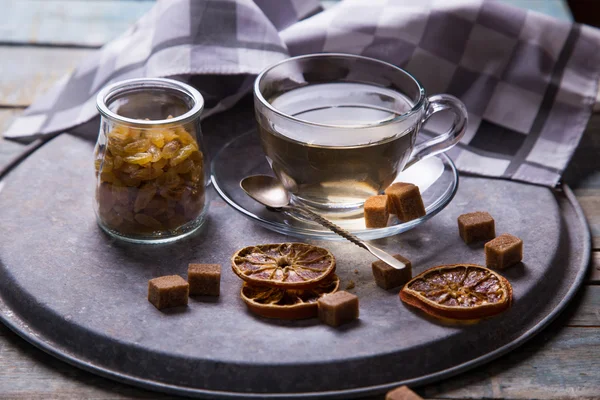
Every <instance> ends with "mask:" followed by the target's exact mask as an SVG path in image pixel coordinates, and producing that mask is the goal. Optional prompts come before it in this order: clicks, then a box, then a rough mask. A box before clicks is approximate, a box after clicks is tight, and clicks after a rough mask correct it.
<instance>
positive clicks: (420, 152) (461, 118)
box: [404, 94, 467, 169]
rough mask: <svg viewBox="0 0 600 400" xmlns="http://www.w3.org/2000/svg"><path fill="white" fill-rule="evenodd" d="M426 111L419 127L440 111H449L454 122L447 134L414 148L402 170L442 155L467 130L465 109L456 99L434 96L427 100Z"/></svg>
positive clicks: (446, 95)
mask: <svg viewBox="0 0 600 400" xmlns="http://www.w3.org/2000/svg"><path fill="white" fill-rule="evenodd" d="M428 102H429V104H428V106H427V111H426V112H425V116H424V117H423V119H422V120H421V126H422V125H423V124H425V122H427V120H428V119H429V118H431V116H432V115H433V114H435V113H437V112H440V111H446V110H449V111H450V112H452V113H453V114H454V121H453V122H452V126H451V127H450V129H449V130H448V132H446V133H443V134H441V135H438V136H436V137H434V138H432V139H430V140H427V141H425V142H423V143H420V144H418V145H416V146H415V148H414V149H413V151H412V154H411V156H410V159H409V160H408V162H407V163H406V165H405V166H404V169H406V168H408V167H410V166H411V165H413V164H414V163H416V162H418V161H421V160H422V159H424V158H427V157H431V156H434V155H436V154H440V153H443V152H444V151H446V150H449V149H451V148H452V147H453V146H454V145H455V144H456V143H458V141H459V140H460V138H461V137H463V135H464V134H465V131H466V129H467V108H466V107H465V105H464V104H463V103H462V101H460V100H459V99H457V98H456V97H454V96H452V95H449V94H436V95H434V96H431V97H429V98H428Z"/></svg>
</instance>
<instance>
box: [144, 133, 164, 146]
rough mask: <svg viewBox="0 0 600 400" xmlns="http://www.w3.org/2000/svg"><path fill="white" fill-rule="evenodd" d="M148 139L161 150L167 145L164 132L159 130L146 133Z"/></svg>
mask: <svg viewBox="0 0 600 400" xmlns="http://www.w3.org/2000/svg"><path fill="white" fill-rule="evenodd" d="M146 137H147V138H148V139H149V140H150V142H151V143H152V144H153V145H154V146H156V147H158V148H159V149H162V148H163V146H164V145H165V137H164V135H163V134H162V132H161V131H159V130H157V129H150V130H148V131H147V132H146Z"/></svg>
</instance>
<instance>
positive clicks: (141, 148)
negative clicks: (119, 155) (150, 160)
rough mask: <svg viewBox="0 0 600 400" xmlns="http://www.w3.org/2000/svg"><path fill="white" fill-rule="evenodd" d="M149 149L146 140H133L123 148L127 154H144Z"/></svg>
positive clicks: (148, 142) (148, 143)
mask: <svg viewBox="0 0 600 400" xmlns="http://www.w3.org/2000/svg"><path fill="white" fill-rule="evenodd" d="M149 148H150V141H149V140H148V139H138V140H135V141H133V142H131V143H129V144H127V145H125V147H124V148H123V150H125V152H126V153H128V154H137V153H144V152H145V151H146V150H148V149H149Z"/></svg>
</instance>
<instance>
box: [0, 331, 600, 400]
mask: <svg viewBox="0 0 600 400" xmlns="http://www.w3.org/2000/svg"><path fill="white" fill-rule="evenodd" d="M599 359H600V335H599V334H598V330H597V329H590V328H572V327H566V328H561V326H560V321H557V322H556V323H553V324H552V325H551V326H550V327H549V328H548V329H546V330H545V331H544V332H543V333H541V334H540V335H539V336H537V338H536V339H535V340H532V341H530V342H528V343H527V344H525V345H524V346H522V347H521V348H519V349H518V350H516V351H514V352H512V353H510V354H508V355H507V356H504V357H501V358H500V359H498V360H496V361H494V362H492V363H490V364H487V365H485V366H483V367H479V368H477V369H476V370H474V371H469V372H466V373H463V374H461V375H458V376H456V377H453V378H450V379H447V380H445V381H443V382H441V383H439V384H434V385H428V386H425V387H421V388H417V389H415V391H416V392H417V393H419V394H421V395H422V396H424V397H426V398H427V399H434V398H435V399H484V398H486V399H532V398H536V399H557V398H561V399H582V398H589V399H597V398H598V393H599V392H598V379H597V378H598V375H597V362H598V360H599ZM0 371H2V373H0V398H2V399H90V398H94V399H103V400H104V399H106V400H108V399H132V398H135V399H166V398H174V397H173V396H166V395H162V394H160V393H152V392H148V391H144V390H140V389H136V388H133V387H131V386H128V385H123V384H119V383H116V382H112V381H109V380H107V379H104V378H101V377H98V376H95V375H92V374H90V373H87V372H85V371H82V370H80V369H77V368H75V367H72V366H70V365H68V364H66V363H63V362H62V361H59V360H57V359H55V358H53V357H51V356H49V355H47V354H45V353H43V352H42V351H40V350H38V349H36V348H34V347H33V346H31V345H29V344H27V343H26V342H24V341H23V340H21V339H20V338H19V337H17V336H16V335H15V334H13V333H12V332H10V331H9V330H8V329H7V328H5V327H3V326H0ZM374 399H375V398H374Z"/></svg>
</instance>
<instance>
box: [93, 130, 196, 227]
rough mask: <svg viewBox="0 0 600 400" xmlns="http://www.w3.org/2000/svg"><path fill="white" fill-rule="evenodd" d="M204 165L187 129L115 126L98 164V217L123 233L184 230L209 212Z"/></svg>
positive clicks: (192, 137)
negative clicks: (183, 227)
mask: <svg viewBox="0 0 600 400" xmlns="http://www.w3.org/2000/svg"><path fill="white" fill-rule="evenodd" d="M203 161H204V160H203V156H202V153H201V152H200V151H199V148H198V144H197V143H196V141H195V138H194V135H192V134H190V133H189V132H187V131H186V130H185V129H184V128H183V127H182V126H179V127H175V128H169V129H165V128H150V129H140V128H127V127H123V126H120V125H119V126H114V127H113V129H112V130H111V131H110V132H109V133H108V134H107V143H106V146H105V147H101V148H100V149H99V151H98V152H97V154H96V160H95V167H96V174H97V176H98V179H99V186H98V189H97V191H96V198H97V201H98V216H99V218H100V219H101V220H102V221H103V223H104V224H105V225H106V226H107V227H108V228H111V229H115V230H118V231H120V232H122V233H125V232H127V233H150V232H155V231H157V230H161V229H177V228H179V227H181V226H183V225H185V224H186V223H188V222H190V221H192V220H193V219H195V218H197V217H198V216H199V215H200V213H201V212H202V210H203V208H204V200H205V197H204V180H203V171H204V170H203Z"/></svg>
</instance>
